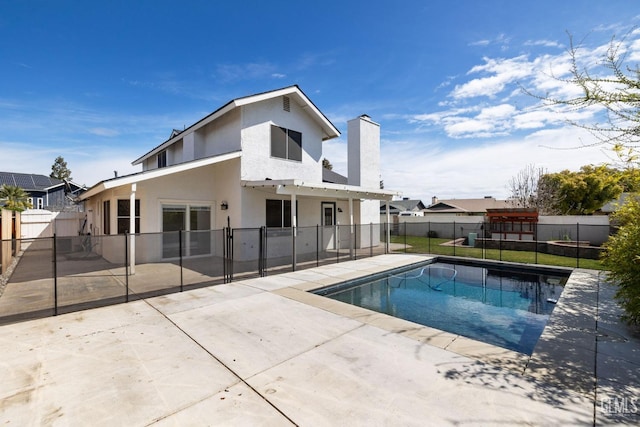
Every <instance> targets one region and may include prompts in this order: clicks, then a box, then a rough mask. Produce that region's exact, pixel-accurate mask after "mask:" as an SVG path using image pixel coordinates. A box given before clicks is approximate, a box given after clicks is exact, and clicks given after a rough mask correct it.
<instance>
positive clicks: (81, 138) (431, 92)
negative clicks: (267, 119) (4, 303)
mask: <svg viewBox="0 0 640 427" xmlns="http://www.w3.org/2000/svg"><path fill="white" fill-rule="evenodd" d="M639 23H640V5H639V4H637V3H636V2H632V1H622V0H608V1H606V2H605V1H596V0H583V1H577V0H563V1H557V0H554V1H549V0H538V1H535V2H533V1H530V2H520V1H508V0H505V1H498V0H485V1H472V0H466V1H460V0H459V1H453V0H448V1H440V0H435V1H434V0H430V1H412V0H409V1H395V2H391V1H389V2H386V1H375V0H372V1H333V0H325V1H322V2H300V1H268V2H267V1H235V2H230V1H229V2H216V1H189V0H183V1H165V0H154V1H120V0H111V1H108V2H92V1H65V0H60V1H48V0H47V1H30V0H24V1H9V0H0V129H2V131H1V132H0V170H2V171H10V172H26V173H41V174H47V175H48V174H49V173H50V172H51V165H52V164H53V161H54V159H55V158H56V157H57V156H59V155H61V156H63V157H64V158H65V160H66V161H67V163H68V165H69V168H70V169H71V171H72V172H73V175H72V176H73V178H74V181H75V182H77V183H79V184H85V185H88V186H91V185H94V184H95V183H97V182H98V181H100V180H102V179H107V178H111V177H112V176H113V171H114V170H117V171H118V173H119V174H120V175H123V174H126V173H130V172H135V171H138V170H139V167H133V166H131V162H132V161H133V160H134V159H136V158H138V157H139V156H140V155H142V154H144V153H146V152H147V151H148V150H149V149H151V148H153V147H155V146H156V145H158V144H159V143H161V142H163V141H164V140H165V139H166V138H167V137H168V136H169V134H170V132H171V129H173V128H183V127H184V126H189V125H190V124H192V123H194V122H195V121H197V120H198V119H200V118H201V117H203V116H204V115H206V114H208V113H210V112H211V111H214V110H215V109H217V108H218V107H220V106H221V105H223V104H224V103H226V102H227V101H229V100H231V99H233V98H237V97H241V96H245V95H250V94H253V93H258V92H263V91H267V90H271V89H277V88H280V87H284V86H289V85H291V84H298V85H299V86H300V87H301V88H302V90H303V91H304V92H305V93H306V94H307V95H308V96H309V97H310V98H311V99H312V100H313V102H314V103H315V104H316V105H317V106H318V108H320V110H322V111H323V112H324V113H325V115H327V117H328V118H329V119H330V120H331V121H332V122H333V123H334V125H335V126H336V127H338V129H340V131H341V132H342V134H343V135H342V137H341V138H340V139H336V140H332V141H329V142H326V143H325V147H324V149H325V152H324V155H325V157H327V158H328V159H329V160H330V161H331V162H332V163H333V165H334V170H336V171H337V172H341V173H345V174H346V160H347V159H346V136H347V135H346V121H347V120H349V119H351V118H354V117H356V116H358V115H360V114H368V115H369V116H371V117H372V119H373V120H375V121H376V122H378V123H380V125H381V138H382V142H381V158H382V162H383V166H382V171H381V174H382V176H381V178H382V179H383V180H384V183H385V187H386V188H388V189H394V190H399V191H402V192H403V194H404V196H407V197H411V198H421V199H423V200H424V201H425V202H428V201H430V200H431V197H432V196H438V197H440V198H441V199H445V198H469V197H483V196H488V195H492V196H495V197H499V198H504V197H507V196H508V195H509V190H508V185H507V184H508V181H509V179H510V178H511V177H513V176H515V175H516V174H517V173H518V172H519V171H520V170H522V169H523V168H525V167H526V166H527V165H529V164H535V165H536V166H537V167H542V168H546V169H547V170H548V171H549V172H556V171H560V170H563V169H571V170H577V169H578V168H579V167H580V166H582V165H585V164H599V163H603V162H607V161H608V160H609V157H608V155H607V153H606V152H605V151H603V150H602V148H599V147H593V148H581V149H577V150H567V149H566V148H570V147H576V146H581V145H589V143H590V142H591V141H592V139H591V138H592V137H591V136H590V135H588V134H586V133H584V132H581V131H580V130H579V129H577V128H574V127H571V126H569V125H568V124H567V122H566V120H567V119H574V120H580V121H584V122H585V123H591V122H594V121H598V120H601V117H599V112H598V110H597V109H592V110H584V111H568V110H566V109H562V108H559V107H542V106H540V105H539V102H538V101H537V100H536V99H535V98H532V97H530V96H528V95H525V94H523V93H522V91H521V90H520V87H521V86H524V87H527V88H529V89H531V90H533V91H535V92H536V93H541V94H545V93H549V94H552V95H556V94H558V95H572V94H574V93H575V92H574V88H571V87H568V86H566V85H563V84H561V82H559V81H558V80H557V79H553V78H552V77H551V74H553V75H555V76H556V77H566V76H567V74H566V73H567V71H568V62H567V56H566V49H567V47H568V42H569V37H568V35H567V32H570V33H571V34H573V35H574V37H575V39H576V40H580V41H582V42H581V46H582V48H581V51H580V52H581V61H582V60H584V64H586V65H587V66H591V65H593V64H595V63H596V62H597V60H598V59H600V58H601V57H602V54H603V52H604V50H603V49H605V48H606V47H607V45H608V43H609V42H610V40H611V38H612V37H613V36H617V37H620V36H623V35H626V36H627V38H626V41H625V44H624V48H625V52H626V53H627V55H628V56H627V59H628V60H629V61H630V62H631V63H633V64H635V63H637V62H638V61H639V60H640V31H637V30H634V27H635V26H636V25H638V24H639ZM634 61H635V62H634Z"/></svg>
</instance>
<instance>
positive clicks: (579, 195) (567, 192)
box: [541, 165, 622, 215]
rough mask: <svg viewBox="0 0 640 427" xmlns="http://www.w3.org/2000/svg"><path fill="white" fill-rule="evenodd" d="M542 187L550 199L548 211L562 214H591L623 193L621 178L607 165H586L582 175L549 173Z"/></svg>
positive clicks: (543, 178)
mask: <svg viewBox="0 0 640 427" xmlns="http://www.w3.org/2000/svg"><path fill="white" fill-rule="evenodd" d="M541 181H542V184H541V187H543V188H544V190H545V191H546V192H547V193H548V194H549V195H552V197H549V199H550V200H551V201H550V206H549V210H550V211H552V212H555V213H559V214H561V215H588V214H592V213H594V212H595V211H597V210H598V209H600V208H602V206H604V204H605V203H607V202H610V201H611V200H613V199H615V198H617V197H618V196H619V195H620V193H621V192H622V186H621V185H619V184H618V177H617V176H616V175H615V174H612V173H611V172H610V170H609V169H608V168H607V167H606V166H591V165H589V166H583V167H582V168H581V169H580V171H579V172H570V171H568V170H564V171H562V172H558V173H552V174H546V175H543V176H542V178H541Z"/></svg>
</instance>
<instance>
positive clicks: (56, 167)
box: [49, 156, 71, 181]
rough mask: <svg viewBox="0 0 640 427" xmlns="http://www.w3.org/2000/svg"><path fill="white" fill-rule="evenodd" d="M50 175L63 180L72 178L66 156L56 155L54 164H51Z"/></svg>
mask: <svg viewBox="0 0 640 427" xmlns="http://www.w3.org/2000/svg"><path fill="white" fill-rule="evenodd" d="M49 177H50V178H56V179H59V180H61V181H70V180H71V171H70V170H69V168H68V167H67V162H65V160H64V157H62V156H58V157H56V160H55V161H54V162H53V165H51V174H50V175H49Z"/></svg>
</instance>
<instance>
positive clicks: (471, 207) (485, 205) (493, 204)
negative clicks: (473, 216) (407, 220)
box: [425, 197, 513, 213]
mask: <svg viewBox="0 0 640 427" xmlns="http://www.w3.org/2000/svg"><path fill="white" fill-rule="evenodd" d="M511 207H513V205H512V204H511V203H510V202H509V201H508V200H496V199H494V198H493V197H483V198H481V199H450V200H439V201H438V202H437V203H434V204H432V205H430V206H429V207H427V208H426V210H425V211H426V212H435V213H485V212H487V209H504V208H511Z"/></svg>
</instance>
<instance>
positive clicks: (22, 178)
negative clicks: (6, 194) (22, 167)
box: [0, 172, 64, 191]
mask: <svg viewBox="0 0 640 427" xmlns="http://www.w3.org/2000/svg"><path fill="white" fill-rule="evenodd" d="M3 184H6V185H13V186H16V187H20V188H22V189H23V190H25V191H46V190H47V189H49V188H51V187H56V186H58V185H62V184H64V182H63V181H61V180H59V179H56V178H50V177H48V176H46V175H38V174H32V173H14V172H0V185H3Z"/></svg>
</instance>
